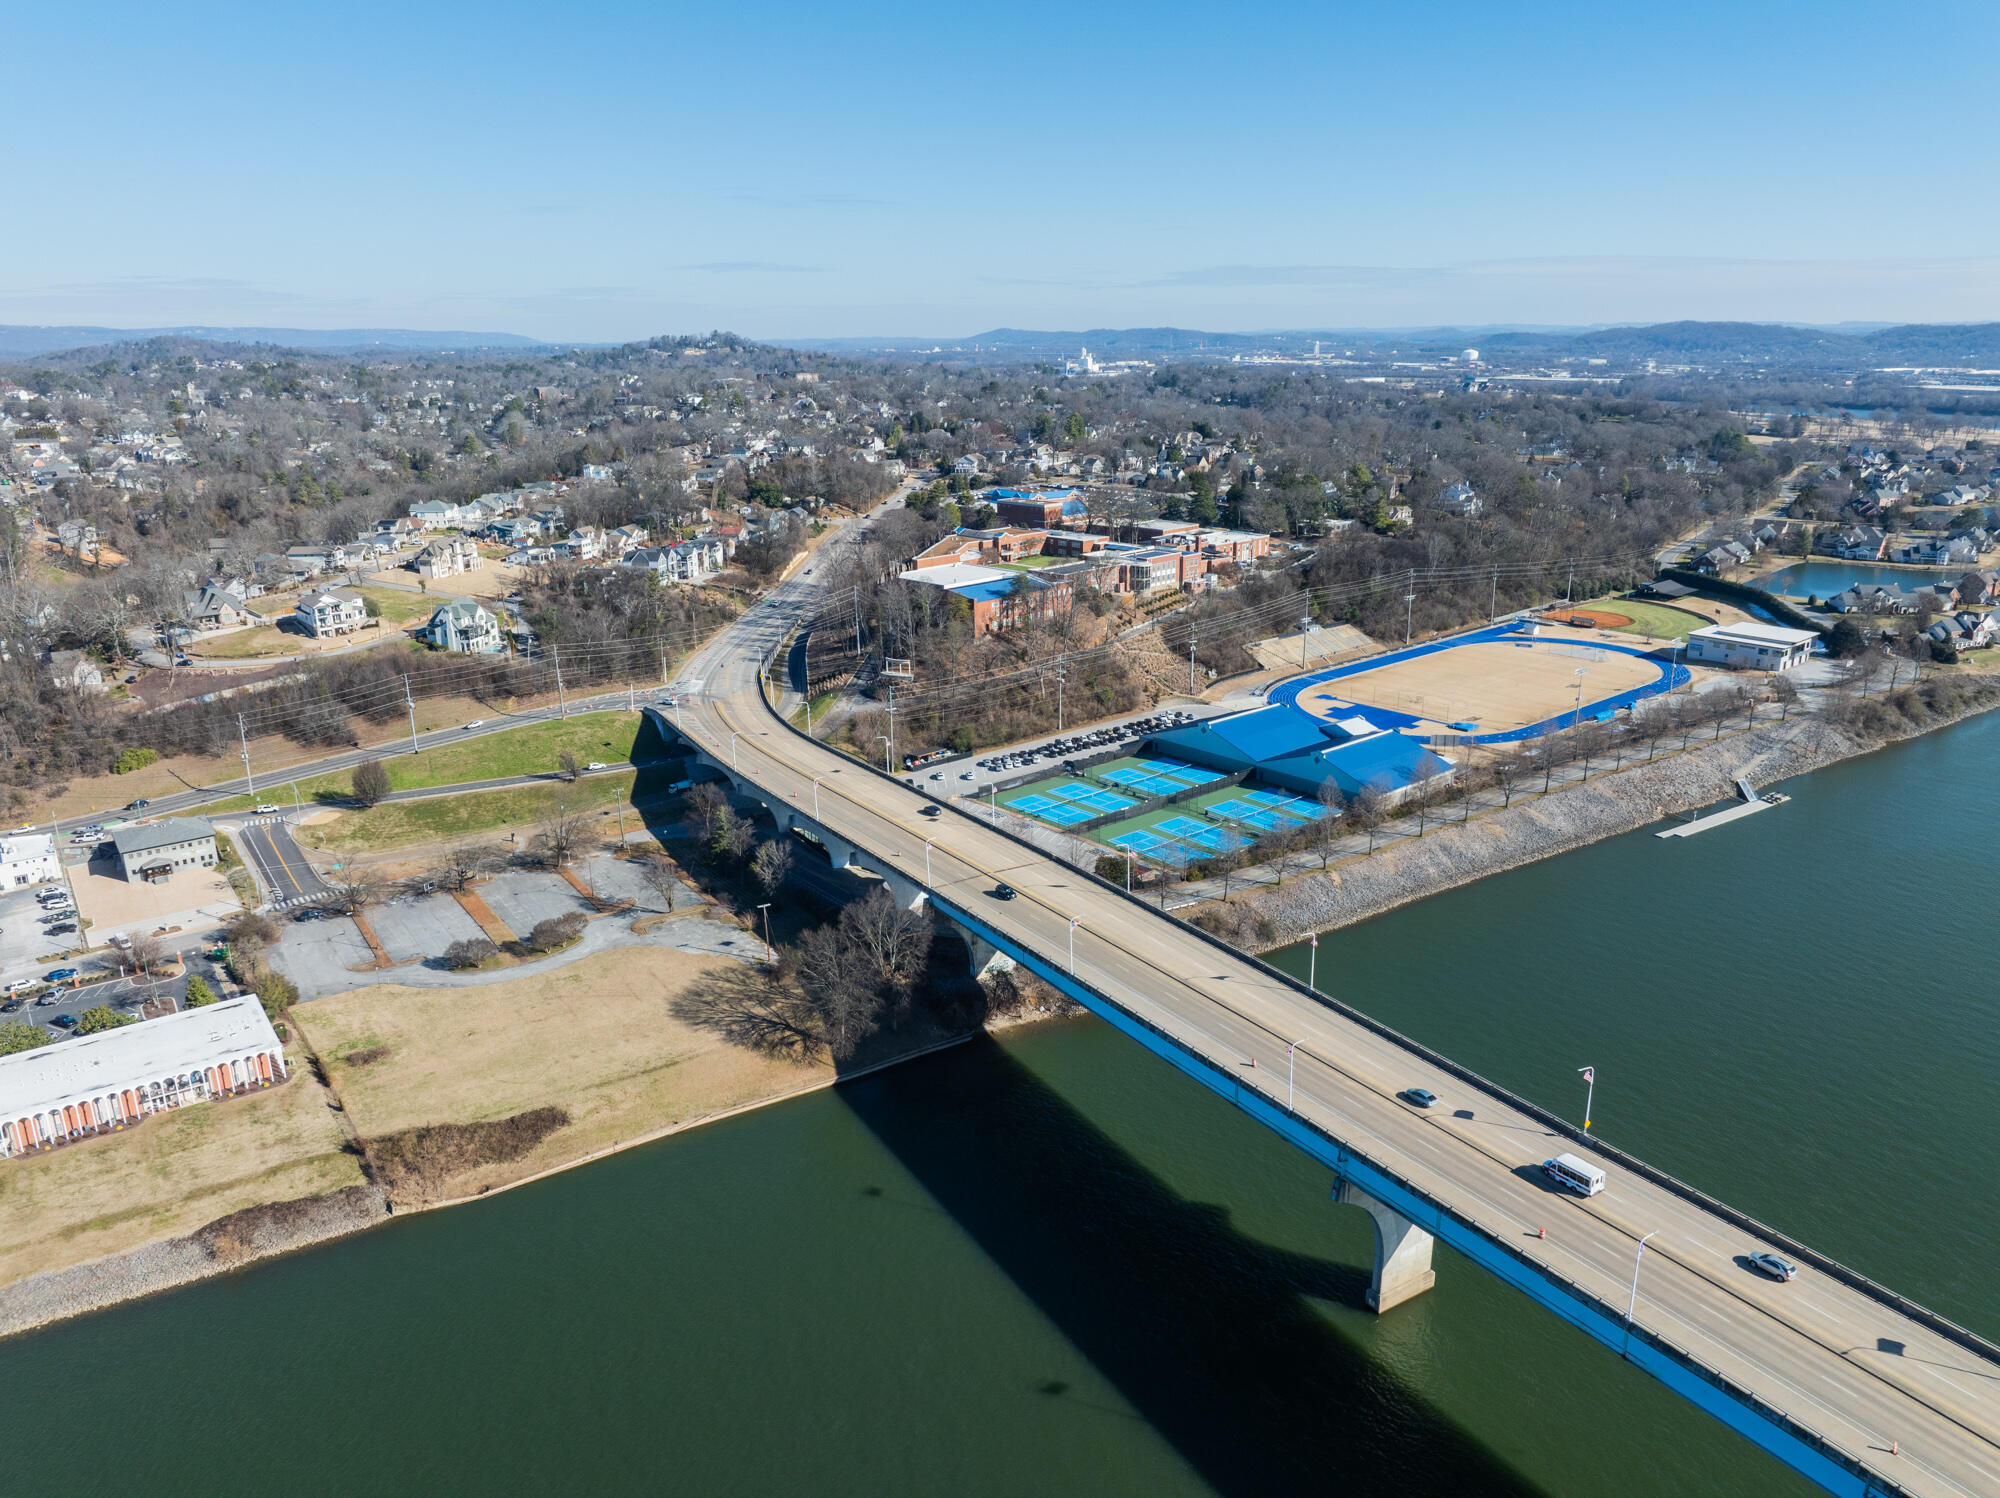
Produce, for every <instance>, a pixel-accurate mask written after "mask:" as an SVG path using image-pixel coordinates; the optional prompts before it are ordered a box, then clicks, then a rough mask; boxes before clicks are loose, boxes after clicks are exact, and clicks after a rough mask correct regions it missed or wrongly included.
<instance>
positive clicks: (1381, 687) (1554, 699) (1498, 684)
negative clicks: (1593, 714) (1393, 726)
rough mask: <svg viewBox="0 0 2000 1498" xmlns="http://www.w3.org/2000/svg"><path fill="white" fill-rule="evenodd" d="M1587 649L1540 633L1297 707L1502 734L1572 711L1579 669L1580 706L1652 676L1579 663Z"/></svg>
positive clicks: (1363, 678) (1602, 662) (1429, 662)
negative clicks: (1354, 710) (1529, 641)
mask: <svg viewBox="0 0 2000 1498" xmlns="http://www.w3.org/2000/svg"><path fill="white" fill-rule="evenodd" d="M1552 647H1561V648H1552ZM1591 651H1592V646H1591V645H1590V642H1589V641H1588V640H1587V639H1582V638H1563V637H1560V636H1546V635H1545V636H1543V637H1542V638H1541V639H1539V640H1538V641H1536V643H1535V644H1534V645H1532V646H1530V647H1527V648H1523V647H1522V646H1520V645H1515V644H1511V643H1505V642H1498V641H1482V642H1480V643H1477V644H1472V645H1460V646H1457V647H1455V648H1453V649H1450V650H1441V651H1438V652H1436V653H1435V654H1432V655H1425V656H1419V657H1418V658H1417V659H1415V660H1413V661H1401V662H1398V663H1397V664H1395V665H1390V666H1383V667H1379V668H1378V669H1376V670H1373V671H1363V672H1361V673H1360V674H1358V675H1355V676H1344V677H1341V678H1339V679H1338V680H1336V681H1331V682H1328V683H1327V684H1326V685H1324V686H1321V687H1315V688H1313V689H1312V690H1311V691H1308V692H1302V693H1301V694H1300V695H1299V706H1300V707H1302V708H1304V709H1305V710H1306V711H1307V712H1309V713H1312V714H1314V715H1315V716H1317V717H1321V718H1338V717H1341V716H1343V715H1344V713H1345V711H1346V709H1347V707H1348V705H1349V704H1353V703H1359V704H1361V705H1362V706H1365V707H1386V708H1392V709H1394V710H1395V711H1397V712H1400V713H1411V714H1413V715H1415V716H1417V717H1419V718H1422V719H1424V720H1425V722H1427V723H1429V724H1433V725H1436V726H1438V727H1440V728H1442V727H1444V726H1445V725H1447V724H1451V723H1477V724H1478V725H1479V727H1480V731H1481V732H1484V733H1502V732H1505V731H1507V730H1509V729H1515V728H1525V727H1527V726H1528V725H1529V724H1530V723H1539V722H1541V721H1542V720H1543V719H1544V718H1552V717H1555V716H1556V715H1557V714H1559V713H1562V712H1566V711H1569V710H1570V709H1572V708H1574V707H1575V706H1576V700H1577V698H1576V685H1577V678H1576V673H1577V671H1578V670H1579V669H1581V670H1583V671H1584V672H1585V675H1584V678H1583V705H1584V706H1585V707H1589V706H1590V704H1591V703H1592V702H1595V701H1598V700H1600V699H1602V698H1605V697H1611V696H1615V695H1616V694H1617V693H1619V692H1625V691H1630V690H1631V689H1632V688H1634V687H1639V686H1644V685H1646V684H1647V683H1648V682H1652V681H1657V680H1658V679H1659V669H1658V668H1657V667H1656V666H1654V665H1652V664H1651V663H1649V662H1646V661H1642V660H1638V659H1636V658H1635V657H1632V656H1629V655H1619V654H1617V653H1615V652H1612V651H1608V650H1607V651H1597V652H1595V656H1596V658H1595V659H1587V658H1586V655H1587V654H1589V653H1590V652H1591Z"/></svg>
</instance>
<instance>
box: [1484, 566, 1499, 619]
mask: <svg viewBox="0 0 2000 1498" xmlns="http://www.w3.org/2000/svg"><path fill="white" fill-rule="evenodd" d="M1499 617H1500V572H1499V569H1497V568H1496V569H1494V573H1493V599H1492V602H1490V603H1488V604H1487V605H1486V622H1487V623H1488V624H1491V623H1492V622H1493V621H1494V620H1495V619H1498V618H1499Z"/></svg>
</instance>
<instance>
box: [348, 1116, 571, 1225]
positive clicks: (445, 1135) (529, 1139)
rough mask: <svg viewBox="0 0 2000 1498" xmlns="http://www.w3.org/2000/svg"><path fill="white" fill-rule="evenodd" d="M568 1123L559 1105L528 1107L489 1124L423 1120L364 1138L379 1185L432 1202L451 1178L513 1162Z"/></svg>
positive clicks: (401, 1197) (443, 1192) (400, 1196)
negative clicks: (380, 1135) (426, 1122)
mask: <svg viewBox="0 0 2000 1498" xmlns="http://www.w3.org/2000/svg"><path fill="white" fill-rule="evenodd" d="M567 1127H569V1115H568V1114H567V1113H565V1112H563V1110H562V1109H560V1108H530V1109H528V1110H527V1111H526V1112H525V1113H516V1114H515V1115H514V1116H513V1117H512V1118H501V1119H495V1120H493V1121H491V1122H489V1123H469V1124H461V1123H441V1124H424V1125H422V1126H421V1127H419V1128H414V1129H399V1130H397V1131H396V1132H395V1133H393V1134H386V1135H384V1136H383V1137H382V1138H380V1139H369V1140H366V1141H364V1143H365V1145H366V1148H367V1151H368V1168H369V1170H370V1171H371V1172H373V1174H374V1176H375V1180H376V1184H378V1185H380V1186H381V1187H382V1188H383V1189H384V1190H386V1191H387V1192H389V1193H390V1195H391V1196H392V1197H394V1198H395V1199H396V1200H398V1201H411V1202H424V1201H434V1200H437V1199H439V1198H441V1197H445V1196H448V1195H450V1194H451V1193H450V1192H448V1191H447V1190H446V1186H447V1184H448V1183H449V1182H451V1181H454V1180H456V1179H458V1178H459V1177H460V1176H462V1175H464V1174H465V1173H466V1172H468V1171H472V1170H478V1169H480V1168H481V1167H483V1166H489V1165H511V1164H512V1163H513V1162H514V1161H516V1160H519V1159H521V1158H523V1157H524V1156H526V1155H527V1154H528V1153H529V1152H531V1151H532V1150H533V1149H534V1148H535V1147H536V1146H537V1145H539V1144H540V1143H541V1142H542V1141H543V1140H544V1139H547V1138H548V1137H549V1136H550V1135H552V1134H554V1133H556V1132H557V1131H558V1130H561V1129H565V1128H567Z"/></svg>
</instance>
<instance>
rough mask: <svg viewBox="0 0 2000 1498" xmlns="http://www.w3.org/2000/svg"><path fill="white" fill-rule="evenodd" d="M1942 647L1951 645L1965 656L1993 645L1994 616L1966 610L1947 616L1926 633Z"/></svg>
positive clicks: (1938, 620)
mask: <svg viewBox="0 0 2000 1498" xmlns="http://www.w3.org/2000/svg"><path fill="white" fill-rule="evenodd" d="M1924 633H1925V634H1927V635H1929V636H1930V637H1931V638H1932V639H1933V640H1936V641H1937V642H1938V643H1939V644H1941V645H1949V646H1950V647H1951V648H1952V649H1953V650H1956V651H1957V652H1959V653H1960V654H1961V655H1963V654H1964V653H1965V652H1966V651H1968V650H1978V649H1980V648H1982V647H1983V646H1986V645H1990V644H1992V643H1993V616H1992V615H1990V614H1977V613H1974V612H1973V611H1972V610H1970V609H1965V610H1962V611H1960V612H1959V613H1956V614H1945V615H1943V616H1942V617H1940V618H1939V619H1937V620H1936V621H1935V622H1934V623H1933V624H1932V625H1931V626H1930V627H1929V628H1928V629H1926V630H1925V631H1924Z"/></svg>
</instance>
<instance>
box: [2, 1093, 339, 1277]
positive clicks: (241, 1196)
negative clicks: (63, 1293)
mask: <svg viewBox="0 0 2000 1498" xmlns="http://www.w3.org/2000/svg"><path fill="white" fill-rule="evenodd" d="M295 1054H296V1053H294V1055H295ZM290 1064H291V1065H292V1066H293V1067H294V1068H296V1067H297V1066H298V1064H299V1063H298V1062H297V1061H296V1059H294V1060H293V1061H292V1062H291V1063H290ZM340 1146H341V1136H340V1129H339V1126H338V1125H337V1124H336V1123H335V1121H334V1116H333V1114H331V1113H330V1112H328V1111H327V1107H326V1094H325V1093H324V1092H322V1091H321V1090H320V1089H319V1087H318V1086H316V1085H315V1084H314V1083H313V1081H312V1079H311V1078H310V1077H308V1076H305V1075H303V1074H302V1073H300V1072H299V1071H297V1070H296V1069H295V1070H294V1072H293V1076H292V1080H291V1081H289V1082H287V1083H285V1085H284V1086H282V1087H274V1088H272V1089H271V1090H270V1091H269V1092H253V1093H250V1094H247V1095H246V1096H243V1097H238V1098H230V1099H229V1100H227V1101H225V1102H221V1103H204V1104H201V1105H199V1106H197V1107H192V1108H182V1109H179V1110H177V1111H176V1112H173V1113H166V1114H159V1115H155V1116H154V1117H151V1118H148V1119H146V1120H145V1121H144V1122H143V1123H141V1124H139V1125H138V1126H137V1127H136V1128H131V1129H126V1130H124V1131H122V1132H120V1133H115V1134H104V1135H100V1136H98V1137H97V1138H95V1139H87V1140H84V1141H82V1142H81V1143H78V1144H71V1145H66V1146H65V1147H64V1148H62V1149H59V1150H53V1151H51V1152H49V1153H48V1154H45V1155H36V1156H32V1157H30V1158H28V1159H25V1160H9V1161H5V1162H0V1284H8V1283H12V1282H13V1281H15V1280H17V1279H21V1278H23V1277H24V1276H26V1275H30V1274H38V1273H40V1272H41V1271H42V1270H45V1269H59V1268H62V1267H64V1266H66V1265H70V1264H80V1263H83V1262H84V1261H85V1260H88V1259H96V1258H101V1257H103V1256H104V1255H105V1254H114V1253H119V1252H121V1251H123V1250H125V1249H128V1248H136V1247H137V1246H138V1245H140V1244H142V1243H151V1242H153V1241H155V1240H157V1239H160V1238H171V1237H174V1236H176V1235H177V1234H180V1233H186V1232H190V1231H192V1230H193V1229H195V1228H198V1227H200V1226H201V1225H202V1224H203V1223H206V1222H213V1221H214V1220H215V1219H216V1218H218V1217H221V1216H223V1215H225V1214H226V1213H230V1212H235V1211H238V1210H239V1209H241V1208H243V1207H250V1206H255V1205H257V1204H258V1203H260V1202H271V1201H289V1200H291V1199H292V1198H294V1197H300V1196H312V1195H315V1194H317V1193H319V1192H323V1191H337V1190H339V1189H340V1188H341V1187H343V1186H353V1185H357V1184H359V1182H360V1180H361V1170H360V1165H359V1163H358V1162H357V1161H356V1160H355V1159H354V1157H353V1156H351V1155H347V1154H343V1153H342V1152H341V1147H340Z"/></svg>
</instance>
